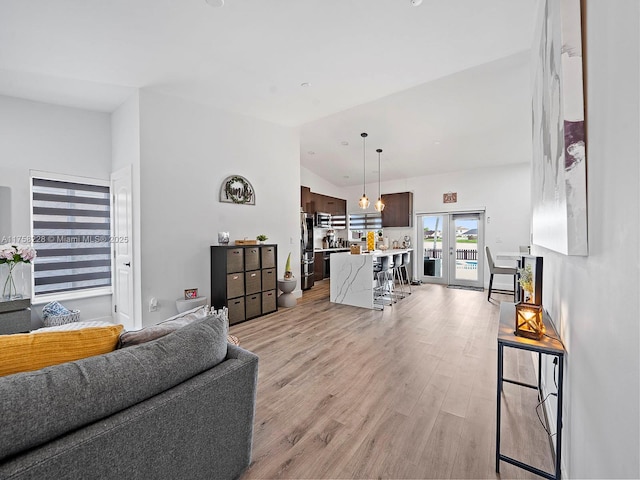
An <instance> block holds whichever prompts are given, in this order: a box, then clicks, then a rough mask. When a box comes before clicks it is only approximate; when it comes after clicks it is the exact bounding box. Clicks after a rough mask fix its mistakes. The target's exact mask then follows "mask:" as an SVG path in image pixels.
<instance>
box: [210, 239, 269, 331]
mask: <svg viewBox="0 0 640 480" xmlns="http://www.w3.org/2000/svg"><path fill="white" fill-rule="evenodd" d="M277 264H278V247H277V246H276V245H246V246H238V245H236V246H212V247H211V305H212V306H213V308H215V309H219V308H222V307H227V308H228V309H229V324H230V325H233V324H234V323H239V322H243V321H245V320H250V319H252V318H255V317H259V316H261V315H266V314H268V313H271V312H275V311H276V310H277V309H278V306H277V298H278V293H277V289H276V286H277V275H278V274H277V268H276V266H277Z"/></svg>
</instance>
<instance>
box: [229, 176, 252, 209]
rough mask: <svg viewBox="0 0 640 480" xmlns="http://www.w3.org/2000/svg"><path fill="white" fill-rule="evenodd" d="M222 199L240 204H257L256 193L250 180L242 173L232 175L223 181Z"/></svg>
mask: <svg viewBox="0 0 640 480" xmlns="http://www.w3.org/2000/svg"><path fill="white" fill-rule="evenodd" d="M220 201H221V202H223V203H237V204H240V205H255V204H256V195H255V193H254V190H253V186H252V185H251V183H250V182H249V180H247V179H246V178H244V177H243V176H241V175H231V176H229V177H227V178H225V179H224V181H223V182H222V185H221V187H220Z"/></svg>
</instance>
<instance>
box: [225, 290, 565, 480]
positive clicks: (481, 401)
mask: <svg viewBox="0 0 640 480" xmlns="http://www.w3.org/2000/svg"><path fill="white" fill-rule="evenodd" d="M412 291H413V293H412V294H411V295H407V297H406V298H405V299H403V300H400V301H399V302H398V303H396V304H394V305H393V306H390V307H385V308H384V310H383V311H374V310H367V309H360V308H355V307H349V306H344V305H335V304H332V303H330V302H329V300H328V297H329V281H327V280H325V281H322V282H318V283H316V285H315V286H314V287H313V288H312V289H311V290H308V291H306V292H304V294H303V297H302V298H301V299H298V303H297V306H295V307H293V308H290V309H283V308H281V309H280V310H279V311H278V312H276V313H273V314H271V315H267V316H264V317H259V318H257V319H254V320H251V321H248V322H244V323H241V324H236V325H233V326H232V327H231V333H232V334H233V335H236V336H237V337H239V339H240V344H241V346H242V347H243V348H246V349H247V350H250V351H252V352H254V353H256V354H257V355H259V357H260V362H259V374H258V394H257V406H256V420H255V432H254V444H253V458H252V463H251V466H250V467H249V469H247V471H246V472H245V473H244V475H243V476H242V479H243V480H250V479H258V478H261V479H265V478H292V479H293V478H300V479H303V478H304V479H334V478H399V479H400V478H407V479H421V478H536V477H535V476H534V475H532V474H530V473H528V472H526V471H523V470H521V469H518V468H516V467H513V466H511V465H508V464H505V463H504V462H501V475H498V474H496V473H495V471H494V470H495V428H496V418H495V409H496V407H495V401H496V362H497V342H496V335H497V329H498V311H499V307H498V301H499V300H500V299H502V300H505V301H510V296H508V295H504V296H502V295H499V294H496V295H494V296H492V302H487V300H486V296H485V294H484V293H482V292H476V291H472V290H459V289H449V288H446V287H443V286H440V285H428V284H426V285H420V286H416V287H413V289H412ZM505 376H508V377H510V378H513V379H518V380H522V381H526V382H535V371H534V365H533V360H532V357H531V355H530V354H529V353H527V352H521V351H510V349H506V350H505ZM523 390H524V391H523ZM502 398H503V400H502V408H503V414H504V416H503V426H502V429H501V430H502V431H501V435H502V446H503V452H504V453H508V454H510V455H512V456H514V457H516V458H519V459H521V460H524V461H529V462H532V463H534V464H535V465H536V466H538V467H540V468H543V469H546V470H548V471H550V470H551V469H552V468H553V467H552V465H553V464H552V459H551V452H550V448H549V440H548V436H547V434H546V433H545V432H544V430H543V429H542V426H541V425H540V423H539V421H538V419H537V415H536V412H535V406H536V404H537V398H536V395H535V391H533V390H527V389H521V388H517V387H516V388H514V386H513V385H509V386H508V387H505V389H504V392H503V396H502ZM530 446H533V447H532V448H529V447H530Z"/></svg>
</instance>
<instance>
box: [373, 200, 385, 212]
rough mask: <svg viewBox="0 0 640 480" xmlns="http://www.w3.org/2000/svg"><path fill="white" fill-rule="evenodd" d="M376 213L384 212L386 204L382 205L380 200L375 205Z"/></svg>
mask: <svg viewBox="0 0 640 480" xmlns="http://www.w3.org/2000/svg"><path fill="white" fill-rule="evenodd" d="M374 208H375V209H376V212H382V211H383V210H384V203H382V199H381V198H378V201H377V202H376V204H375V205H374Z"/></svg>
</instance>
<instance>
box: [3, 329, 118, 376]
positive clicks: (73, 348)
mask: <svg viewBox="0 0 640 480" xmlns="http://www.w3.org/2000/svg"><path fill="white" fill-rule="evenodd" d="M123 328H124V327H123V325H109V326H106V327H91V328H83V329H80V330H70V331H49V332H41V333H37V331H36V332H32V333H20V334H15V335H0V376H4V375H10V374H12V373H18V372H28V371H31V370H39V369H41V368H44V367H48V366H50V365H57V364H59V363H65V362H71V361H73V360H80V359H81V358H86V357H91V356H93V355H100V354H102V353H108V352H111V351H113V350H114V349H115V347H116V344H117V343H118V337H119V336H120V332H122V329H123Z"/></svg>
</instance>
